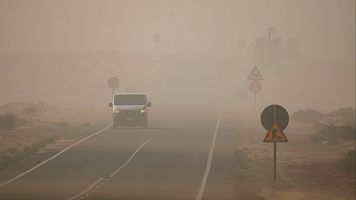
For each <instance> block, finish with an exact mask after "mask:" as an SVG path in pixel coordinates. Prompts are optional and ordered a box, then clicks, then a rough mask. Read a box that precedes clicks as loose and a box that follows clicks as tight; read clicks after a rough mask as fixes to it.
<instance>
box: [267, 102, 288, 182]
mask: <svg viewBox="0 0 356 200" xmlns="http://www.w3.org/2000/svg"><path fill="white" fill-rule="evenodd" d="M261 123H262V126H263V128H264V129H266V130H267V131H268V132H267V134H266V136H265V138H264V140H263V142H273V182H274V183H276V180H277V142H288V139H287V137H286V135H285V134H284V133H283V130H284V129H285V128H287V126H288V123H289V114H288V112H287V110H286V109H285V108H283V107H282V106H280V105H270V106H268V107H266V108H265V109H264V110H263V112H262V114H261Z"/></svg>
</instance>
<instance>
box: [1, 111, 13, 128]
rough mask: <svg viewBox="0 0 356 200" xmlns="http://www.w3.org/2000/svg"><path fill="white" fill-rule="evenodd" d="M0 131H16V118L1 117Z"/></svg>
mask: <svg viewBox="0 0 356 200" xmlns="http://www.w3.org/2000/svg"><path fill="white" fill-rule="evenodd" d="M0 129H2V130H14V129H15V117H14V116H12V115H10V114H7V115H3V116H0Z"/></svg>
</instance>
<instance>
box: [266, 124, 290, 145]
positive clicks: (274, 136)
mask: <svg viewBox="0 0 356 200" xmlns="http://www.w3.org/2000/svg"><path fill="white" fill-rule="evenodd" d="M263 142H288V139H287V137H286V135H285V134H284V133H283V131H282V130H281V128H280V127H279V126H278V124H277V123H274V124H273V125H272V127H271V128H270V129H269V130H268V132H267V135H266V136H265V139H264V140H263Z"/></svg>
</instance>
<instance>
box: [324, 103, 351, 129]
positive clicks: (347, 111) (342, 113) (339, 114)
mask: <svg viewBox="0 0 356 200" xmlns="http://www.w3.org/2000/svg"><path fill="white" fill-rule="evenodd" d="M327 116H329V117H335V118H338V119H340V120H341V121H343V122H345V124H346V125H347V126H350V127H354V128H355V109H353V108H352V107H345V108H339V109H337V110H335V111H333V112H330V113H329V114H327Z"/></svg>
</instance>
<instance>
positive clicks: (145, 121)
mask: <svg viewBox="0 0 356 200" xmlns="http://www.w3.org/2000/svg"><path fill="white" fill-rule="evenodd" d="M142 128H145V129H146V128H148V117H146V118H145V119H144V121H143V124H142Z"/></svg>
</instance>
